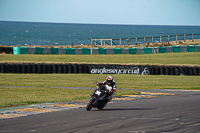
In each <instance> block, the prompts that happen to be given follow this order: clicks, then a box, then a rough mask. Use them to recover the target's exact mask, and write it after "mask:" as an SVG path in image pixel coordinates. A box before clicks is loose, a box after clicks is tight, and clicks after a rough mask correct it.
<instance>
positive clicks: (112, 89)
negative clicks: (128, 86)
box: [97, 76, 117, 101]
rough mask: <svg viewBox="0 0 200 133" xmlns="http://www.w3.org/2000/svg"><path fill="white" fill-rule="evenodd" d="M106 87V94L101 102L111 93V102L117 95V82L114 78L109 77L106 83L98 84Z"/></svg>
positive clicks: (109, 98) (109, 99)
mask: <svg viewBox="0 0 200 133" xmlns="http://www.w3.org/2000/svg"><path fill="white" fill-rule="evenodd" d="M98 84H99V85H106V93H105V94H104V95H103V96H102V97H101V100H102V99H104V98H105V97H106V95H107V93H109V94H110V95H109V97H108V101H111V99H112V98H113V97H114V95H115V94H116V88H117V86H116V84H115V80H113V77H112V76H108V77H107V78H106V80H105V81H104V82H97V85H98Z"/></svg>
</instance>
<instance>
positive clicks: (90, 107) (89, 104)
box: [86, 98, 94, 111]
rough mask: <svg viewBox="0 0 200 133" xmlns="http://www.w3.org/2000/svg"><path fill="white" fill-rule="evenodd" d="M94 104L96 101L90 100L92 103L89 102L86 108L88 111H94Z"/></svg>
mask: <svg viewBox="0 0 200 133" xmlns="http://www.w3.org/2000/svg"><path fill="white" fill-rule="evenodd" d="M93 103H94V99H93V98H92V99H90V101H89V102H88V104H87V106H86V110H87V111H90V110H91V109H92V105H93Z"/></svg>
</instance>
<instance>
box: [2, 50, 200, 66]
mask: <svg viewBox="0 0 200 133" xmlns="http://www.w3.org/2000/svg"><path fill="white" fill-rule="evenodd" d="M199 57H200V52H185V53H163V54H135V55H132V54H127V55H126V54H122V55H118V54H117V55H30V54H28V55H11V54H8V55H0V61H21V62H46V63H47V62H54V63H55V62H57V63H69V62H71V63H72V62H79V63H81V62H86V63H108V62H109V63H145V64H176V65H178V64H179V65H180V64H181V65H183V64H191V65H200V58H199Z"/></svg>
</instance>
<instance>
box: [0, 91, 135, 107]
mask: <svg viewBox="0 0 200 133" xmlns="http://www.w3.org/2000/svg"><path fill="white" fill-rule="evenodd" d="M0 92H1V95H0V99H1V100H0V108H5V107H13V106H25V105H30V104H39V103H55V102H66V101H77V100H83V99H90V94H92V92H93V90H80V89H62V88H42V87H33V88H12V87H0ZM137 93H138V92H135V91H131V90H125V91H118V94H117V95H118V96H119V95H125V94H137Z"/></svg>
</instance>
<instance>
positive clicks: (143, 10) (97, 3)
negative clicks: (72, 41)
mask: <svg viewBox="0 0 200 133" xmlns="http://www.w3.org/2000/svg"><path fill="white" fill-rule="evenodd" d="M2 20H3V21H27V22H56V23H57V22H58V23H88V24H131V25H135V24H137V25H198V26H200V0H0V21H2Z"/></svg>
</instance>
